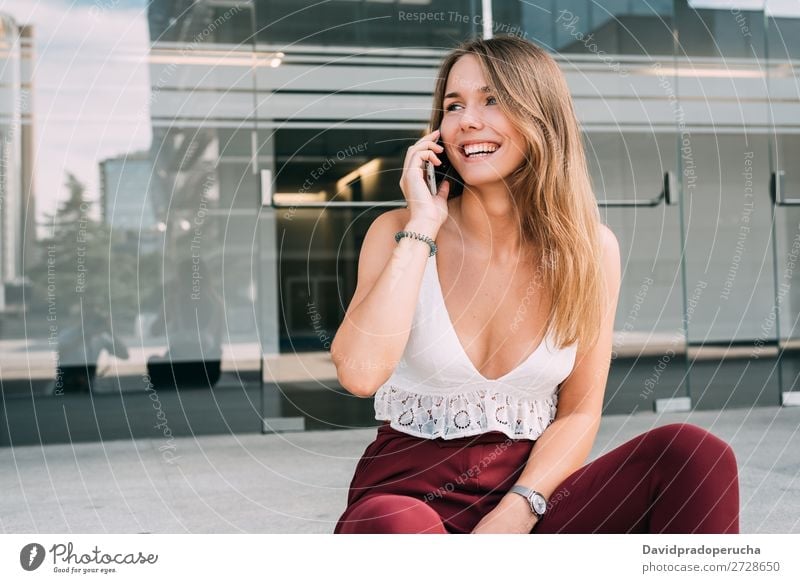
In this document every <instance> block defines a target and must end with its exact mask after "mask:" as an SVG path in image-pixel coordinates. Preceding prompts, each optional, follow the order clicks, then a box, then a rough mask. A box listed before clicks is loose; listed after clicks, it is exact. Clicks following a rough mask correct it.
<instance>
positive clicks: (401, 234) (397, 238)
mask: <svg viewBox="0 0 800 583" xmlns="http://www.w3.org/2000/svg"><path fill="white" fill-rule="evenodd" d="M403 237H412V238H414V239H419V240H420V241H425V242H426V243H427V244H428V245H429V246H430V248H431V252H430V254H428V257H430V256H431V255H435V254H436V243H434V242H433V239H431V238H430V237H428V236H427V235H422V234H420V233H415V232H414V231H397V232H396V233H395V234H394V240H395V241H396V242H398V243H399V242H400V239H402V238H403Z"/></svg>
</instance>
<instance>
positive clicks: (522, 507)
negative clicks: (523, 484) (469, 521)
mask: <svg viewBox="0 0 800 583" xmlns="http://www.w3.org/2000/svg"><path fill="white" fill-rule="evenodd" d="M536 521H537V518H536V515H534V514H533V512H531V507H530V505H529V504H528V501H527V500H525V498H523V497H522V496H520V495H519V494H515V493H513V492H510V493H508V494H506V495H505V496H503V498H501V499H500V503H499V504H498V505H497V506H495V507H494V508H493V509H492V510H491V511H490V512H489V513H488V514H486V515H485V516H484V517H483V518H481V520H480V522H478V524H476V525H475V528H473V529H472V532H471V533H470V534H530V532H531V530H533V527H534V526H535V525H536Z"/></svg>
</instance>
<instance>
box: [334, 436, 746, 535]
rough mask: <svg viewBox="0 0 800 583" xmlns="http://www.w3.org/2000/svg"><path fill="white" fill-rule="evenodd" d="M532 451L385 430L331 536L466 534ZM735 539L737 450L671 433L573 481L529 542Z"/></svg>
mask: <svg viewBox="0 0 800 583" xmlns="http://www.w3.org/2000/svg"><path fill="white" fill-rule="evenodd" d="M533 445H534V441H531V440H524V439H523V440H512V439H510V438H508V437H507V436H505V435H504V434H502V433H500V432H496V431H492V432H488V433H484V434H481V435H476V436H472V437H462V438H457V439H452V440H444V439H441V438H436V439H424V438H418V437H415V436H413V435H409V434H406V433H403V432H400V431H397V430H395V429H393V428H392V427H390V426H389V425H388V423H384V424H383V425H382V426H380V427H379V428H378V430H377V436H376V438H375V440H374V441H373V442H372V443H370V444H369V445H368V446H367V448H366V450H365V451H364V454H363V455H362V457H361V459H360V460H359V462H358V465H357V466H356V470H355V475H354V476H353V479H352V481H351V483H350V489H349V492H348V497H347V508H346V509H345V511H344V513H343V514H342V516H341V517H340V518H339V521H338V522H337V524H336V527H335V529H334V533H335V534H348V533H439V534H448V533H450V534H466V533H469V532H471V530H472V528H473V527H475V525H477V524H478V522H479V521H480V519H481V518H482V517H483V516H484V515H486V514H487V513H488V512H489V511H491V510H492V508H494V507H495V506H496V505H497V504H498V502H499V501H500V499H501V498H502V497H503V496H504V495H505V494H506V493H507V492H508V490H509V489H510V488H511V486H513V485H514V483H515V482H516V481H517V479H518V478H519V476H520V474H521V473H522V471H523V470H524V468H525V464H526V463H527V461H528V456H529V455H530V452H531V449H532V448H533ZM738 532H739V480H738V470H737V464H736V457H735V456H734V453H733V450H732V449H731V447H730V446H729V445H728V444H727V443H726V442H725V441H723V440H721V439H720V438H718V437H716V436H715V435H713V434H711V433H709V432H708V431H706V430H705V429H703V428H701V427H698V426H697V425H693V424H690V423H672V424H669V425H664V426H662V427H657V428H655V429H651V430H650V431H647V432H645V433H642V434H640V435H637V436H636V437H634V438H633V439H630V440H629V441H627V442H625V443H623V444H622V445H620V446H619V447H617V448H616V449H613V450H612V451H610V452H608V453H606V454H604V455H602V456H600V457H599V458H597V459H595V460H594V461H592V462H590V463H588V464H586V465H584V466H583V467H581V468H578V469H577V470H576V471H574V472H573V473H572V474H570V475H569V476H568V477H567V478H566V479H565V480H564V481H563V482H562V483H561V484H560V485H559V486H558V488H556V490H555V491H554V492H553V494H552V495H551V496H550V499H549V507H548V510H547V512H546V513H545V515H544V517H543V518H542V519H541V520H540V521H538V522H537V523H536V525H535V526H534V527H533V530H532V531H531V534H537V533H583V534H585V533H738Z"/></svg>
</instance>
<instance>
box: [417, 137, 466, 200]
mask: <svg viewBox="0 0 800 583" xmlns="http://www.w3.org/2000/svg"><path fill="white" fill-rule="evenodd" d="M436 143H437V144H439V145H440V146H441V145H442V140H441V138H439V139H438V140H437V141H436ZM436 156H437V157H438V158H439V160H441V161H442V163H441V164H439V166H434V165H433V163H432V162H428V161H427V160H426V161H425V180H426V182H427V183H428V189H429V190H430V191H431V196H435V195H436V192H437V191H438V190H439V185H440V184H441V183H442V180H445V179H447V180H449V182H450V190H449V192H448V194H447V198H448V199H449V198H453V197H455V196H458V195H460V194H461V188H460V186H461V181H460V179H458V178H457V177H456V176H455V175H454V172H453V170H452V167H451V166H450V161H449V160H448V159H447V154H445V152H444V150H442V152H441V153H439V152H437V153H436Z"/></svg>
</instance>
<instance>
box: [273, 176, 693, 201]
mask: <svg viewBox="0 0 800 583" xmlns="http://www.w3.org/2000/svg"><path fill="white" fill-rule="evenodd" d="M663 184H664V186H663V189H662V191H661V192H660V193H659V194H658V196H656V197H655V198H651V199H647V200H644V201H639V200H598V201H597V205H598V206H602V207H655V206H658V205H660V204H661V202H662V201H664V203H665V204H667V205H674V204H677V202H678V198H677V188H676V185H675V174H674V173H673V172H671V171H667V172H665V173H664V183H663ZM406 204H407V203H406V201H405V200H402V199H401V200H387V201H345V200H342V201H339V200H329V201H308V202H294V203H279V202H277V201H275V198H274V197H273V196H272V171H271V170H268V169H264V170H262V171H261V205H262V206H271V207H272V208H339V209H341V208H364V207H368V208H371V207H404V206H406Z"/></svg>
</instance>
